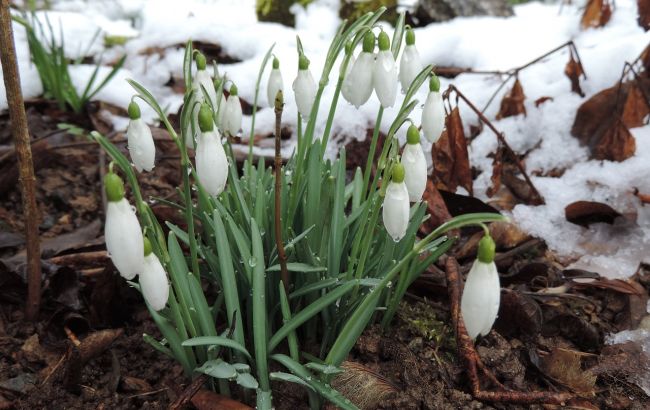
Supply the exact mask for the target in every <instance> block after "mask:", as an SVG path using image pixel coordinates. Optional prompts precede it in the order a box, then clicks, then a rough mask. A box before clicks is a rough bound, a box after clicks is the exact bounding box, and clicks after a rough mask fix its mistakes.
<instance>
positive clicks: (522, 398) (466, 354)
mask: <svg viewBox="0 0 650 410" xmlns="http://www.w3.org/2000/svg"><path fill="white" fill-rule="evenodd" d="M458 269H459V266H458V262H456V259H455V258H453V257H449V258H447V260H446V262H445V271H446V274H447V291H448V293H449V304H450V306H451V307H450V309H451V320H452V321H453V325H454V331H455V332H456V344H457V345H458V354H459V356H460V358H461V360H462V361H463V362H464V363H465V366H466V369H467V376H468V378H469V381H470V384H471V388H472V395H473V396H474V398H476V399H478V400H483V401H491V402H504V403H517V404H533V403H549V404H563V403H564V402H566V401H567V400H569V399H570V398H571V397H573V395H571V394H570V393H554V392H541V391H533V392H520V391H512V390H506V389H507V388H506V387H505V386H503V385H502V384H501V383H500V382H499V381H498V380H497V378H496V377H495V376H494V374H492V372H491V371H490V370H489V369H488V368H487V367H486V366H485V365H484V364H483V362H482V361H481V357H480V356H479V355H478V352H477V351H476V349H475V348H474V343H473V342H472V339H470V337H469V335H468V334H467V329H466V328H465V323H464V322H463V317H462V315H461V312H460V288H461V284H460V275H459V274H458ZM479 370H480V371H481V372H482V373H483V374H484V375H485V376H486V377H487V378H488V379H489V380H490V381H491V382H492V383H493V384H495V385H496V386H497V387H498V388H500V389H501V390H500V391H483V390H481V383H480V381H479V376H478V372H479Z"/></svg>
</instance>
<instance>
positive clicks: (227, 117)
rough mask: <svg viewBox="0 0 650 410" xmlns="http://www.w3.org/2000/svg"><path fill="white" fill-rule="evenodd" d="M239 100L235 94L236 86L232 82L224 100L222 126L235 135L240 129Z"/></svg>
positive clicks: (225, 130) (240, 113)
mask: <svg viewBox="0 0 650 410" xmlns="http://www.w3.org/2000/svg"><path fill="white" fill-rule="evenodd" d="M241 117H242V112H241V102H240V101H239V96H238V95H237V87H236V86H235V85H234V84H233V85H232V86H231V87H230V95H229V96H228V100H227V101H226V107H225V109H224V114H223V124H222V128H223V130H224V132H227V133H228V134H230V135H231V136H233V137H234V136H236V135H237V134H238V133H239V130H240V129H241Z"/></svg>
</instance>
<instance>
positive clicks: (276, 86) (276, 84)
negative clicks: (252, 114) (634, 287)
mask: <svg viewBox="0 0 650 410" xmlns="http://www.w3.org/2000/svg"><path fill="white" fill-rule="evenodd" d="M278 91H284V81H283V80H282V72H281V71H280V61H279V60H278V59H277V58H274V59H273V68H272V69H271V74H269V82H268V85H267V88H266V97H267V98H268V101H269V107H274V106H275V96H276V95H278Z"/></svg>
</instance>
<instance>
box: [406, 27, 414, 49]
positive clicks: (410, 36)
mask: <svg viewBox="0 0 650 410" xmlns="http://www.w3.org/2000/svg"><path fill="white" fill-rule="evenodd" d="M406 45H407V46H412V45H415V32H413V29H408V30H406Z"/></svg>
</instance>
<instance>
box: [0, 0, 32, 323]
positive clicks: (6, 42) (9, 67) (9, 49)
mask: <svg viewBox="0 0 650 410" xmlns="http://www.w3.org/2000/svg"><path fill="white" fill-rule="evenodd" d="M1 1H2V3H1V4H0V63H1V64H2V69H3V76H4V82H5V89H6V93H7V104H8V105H9V118H10V119H11V133H12V134H13V137H14V143H15V146H16V156H17V157H18V166H19V168H20V169H19V171H20V174H19V175H20V178H19V180H20V185H21V189H22V202H23V212H24V218H25V237H26V240H27V305H26V306H25V317H26V318H27V320H32V321H33V320H36V319H37V318H38V312H39V309H40V305H41V251H40V243H39V236H38V220H39V217H38V208H37V207H36V186H35V185H36V178H35V177H34V164H33V161H32V150H31V146H30V143H29V129H28V127H27V116H26V115H25V105H24V103H23V95H22V91H21V89H20V75H19V73H18V64H17V62H16V47H15V45H14V36H13V32H12V26H11V13H10V11H9V3H10V2H9V0H1Z"/></svg>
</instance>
